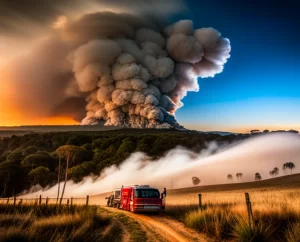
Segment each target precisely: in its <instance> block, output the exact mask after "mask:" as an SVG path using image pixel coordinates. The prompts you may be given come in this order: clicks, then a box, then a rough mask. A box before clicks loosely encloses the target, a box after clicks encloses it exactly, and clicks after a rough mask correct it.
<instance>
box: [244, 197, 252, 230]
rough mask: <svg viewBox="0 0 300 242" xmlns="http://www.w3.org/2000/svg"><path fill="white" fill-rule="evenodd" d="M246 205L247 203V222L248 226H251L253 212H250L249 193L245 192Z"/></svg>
mask: <svg viewBox="0 0 300 242" xmlns="http://www.w3.org/2000/svg"><path fill="white" fill-rule="evenodd" d="M245 198H246V205H247V213H248V222H249V226H250V227H252V226H253V225H254V219H253V213H252V205H251V201H250V196H249V193H248V192H246V193H245Z"/></svg>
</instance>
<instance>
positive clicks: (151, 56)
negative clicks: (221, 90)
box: [65, 12, 230, 128]
mask: <svg viewBox="0 0 300 242" xmlns="http://www.w3.org/2000/svg"><path fill="white" fill-rule="evenodd" d="M82 26H87V28H89V26H91V27H90V28H91V29H87V30H84V31H83V33H80V35H79V36H80V37H79V39H80V41H81V42H83V44H81V45H79V46H78V47H77V48H76V49H75V50H74V51H72V53H71V56H72V65H73V72H74V73H75V79H76V84H77V87H78V91H79V92H80V93H82V94H84V95H86V102H87V106H86V110H87V113H86V117H85V118H84V119H83V120H82V124H85V125H86V124H99V123H103V124H104V125H113V126H123V127H135V128H162V127H165V128H167V127H180V126H179V124H178V123H177V121H176V119H175V117H174V114H175V112H176V110H177V109H178V108H180V107H182V106H183V104H182V102H181V99H182V98H183V97H184V96H186V95H187V92H189V91H198V90H199V86H198V83H197V78H198V77H201V78H206V77H213V76H214V75H215V74H217V73H220V72H222V70H223V66H224V64H225V63H226V61H227V59H228V58H229V57H230V55H229V52H230V42H229V40H228V39H226V38H223V37H222V36H221V34H220V33H219V32H218V31H217V30H215V29H213V28H201V29H197V30H194V29H193V23H192V21H190V20H183V21H179V22H177V23H175V24H173V25H171V26H168V27H166V28H164V29H162V30H158V29H157V28H156V27H152V26H153V25H151V23H150V22H148V21H146V20H142V21H141V19H140V17H139V18H138V17H135V16H132V15H127V14H126V15H125V14H115V13H107V12H105V13H96V14H90V15H86V16H84V17H83V18H81V19H80V20H78V21H76V22H72V23H69V25H68V27H67V29H66V30H65V31H66V32H67V33H68V34H70V35H71V34H73V35H74V36H76V34H79V33H78V29H80V30H81V28H82ZM82 36H83V37H82ZM81 38H83V39H81Z"/></svg>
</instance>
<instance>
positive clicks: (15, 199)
mask: <svg viewBox="0 0 300 242" xmlns="http://www.w3.org/2000/svg"><path fill="white" fill-rule="evenodd" d="M16 202H17V198H16V196H14V206H16Z"/></svg>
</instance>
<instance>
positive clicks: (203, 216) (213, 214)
mask: <svg viewBox="0 0 300 242" xmlns="http://www.w3.org/2000/svg"><path fill="white" fill-rule="evenodd" d="M183 221H184V223H185V224H186V225H187V226H188V227H190V228H193V229H196V230H198V231H199V232H202V233H206V234H207V235H209V236H212V237H215V238H217V239H219V240H221V239H226V238H228V237H229V234H230V228H231V224H232V222H233V215H232V213H231V212H230V211H229V210H228V209H217V208H208V209H206V210H204V211H192V212H189V213H187V214H186V215H185V217H184V220H183Z"/></svg>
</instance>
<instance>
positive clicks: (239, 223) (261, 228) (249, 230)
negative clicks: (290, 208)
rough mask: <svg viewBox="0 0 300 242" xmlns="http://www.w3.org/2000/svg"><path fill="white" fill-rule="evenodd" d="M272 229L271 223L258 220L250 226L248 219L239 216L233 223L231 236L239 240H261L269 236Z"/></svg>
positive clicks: (256, 241)
mask: <svg viewBox="0 0 300 242" xmlns="http://www.w3.org/2000/svg"><path fill="white" fill-rule="evenodd" d="M273 231H274V229H273V226H272V224H271V223H270V222H269V223H267V222H266V221H262V220H258V221H256V223H255V225H253V226H250V225H249V222H248V219H247V218H245V217H243V216H240V217H237V218H236V221H235V222H234V224H233V233H232V234H233V236H234V237H235V238H236V239H237V240H238V241H241V242H263V241H267V239H268V238H269V237H270V236H271V234H272V233H273Z"/></svg>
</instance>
